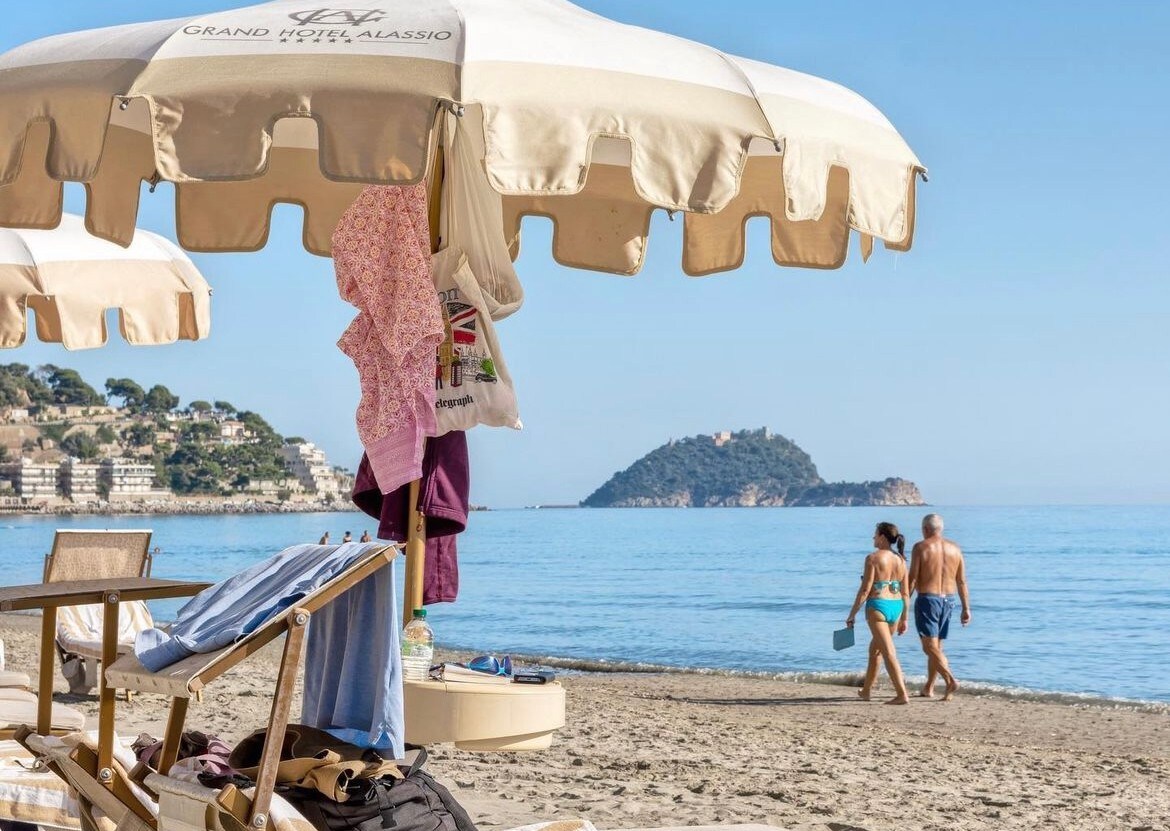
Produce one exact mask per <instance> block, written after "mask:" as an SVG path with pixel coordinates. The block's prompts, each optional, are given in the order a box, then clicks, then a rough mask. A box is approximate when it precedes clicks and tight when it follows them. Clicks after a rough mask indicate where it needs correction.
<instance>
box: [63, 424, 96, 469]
mask: <svg viewBox="0 0 1170 831" xmlns="http://www.w3.org/2000/svg"><path fill="white" fill-rule="evenodd" d="M61 451H62V452H64V453H66V454H68V455H70V456H74V457H75V458H78V459H81V460H82V461H85V462H88V461H90V460H91V459H96V458H97V457H98V453H100V452H101V448H100V447H99V446H98V443H97V440H96V439H95V438H94V437H93V436H91V435H90V434H89V433H83V432H82V431H80V430H78V431H77V432H74V433H70V434H69V435H68V436H66V437H65V438H64V440H63V441H62V442H61Z"/></svg>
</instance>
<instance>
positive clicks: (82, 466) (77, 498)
mask: <svg viewBox="0 0 1170 831" xmlns="http://www.w3.org/2000/svg"><path fill="white" fill-rule="evenodd" d="M100 467H101V466H100V465H96V464H90V463H86V462H82V461H81V460H80V459H74V458H68V459H64V460H63V461H62V462H61V465H60V467H59V469H58V470H59V473H60V482H61V493H62V494H64V495H65V496H67V497H68V498H69V499H72V500H73V501H74V502H97V500H98V471H99V469H100Z"/></svg>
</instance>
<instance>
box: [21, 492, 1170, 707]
mask: <svg viewBox="0 0 1170 831" xmlns="http://www.w3.org/2000/svg"><path fill="white" fill-rule="evenodd" d="M939 510H940V511H941V513H942V514H943V516H944V517H945V519H946V522H947V536H948V537H950V538H952V539H954V540H956V541H957V542H959V543H960V544H961V545H962V546H963V549H964V551H965V552H966V555H967V562H968V575H969V582H970V585H971V596H972V607H973V611H974V622H973V624H972V625H971V626H970V627H969V628H967V629H959V627H958V626H957V622H956V625H955V626H954V627H953V628H952V633H951V639H950V640H949V641H948V642H947V651H948V653H949V654H950V655H951V658H952V665H953V668H954V669H955V671H956V673H957V675H958V676H959V678H960V680H962V681H964V682H966V683H967V684H968V687H969V688H976V689H978V688H983V689H996V690H1002V691H1004V692H1010V693H1012V694H1023V695H1028V694H1030V693H1029V692H1028V691H1035V692H1037V693H1071V694H1085V695H1089V696H1102V697H1110V698H1126V699H1140V700H1146V701H1161V702H1170V658H1168V657H1167V654H1168V653H1167V650H1166V638H1167V636H1168V633H1170V509H1168V508H1165V507H1088V508H1080V507H1038V508H1021V507H1012V508H992V507H978V508H947V509H939ZM921 515H922V510H921V509H870V508H835V509H834V508H827V509H817V508H773V509H766V508H760V509H742V508H741V509H701V510H695V509H690V510H688V509H657V510H525V511H519V510H517V511H489V512H482V513H476V514H474V515H473V516H472V521H471V527H470V529H469V530H468V531H467V532H466V533H465V534H464V535H463V536H462V537H461V539H460V542H459V550H460V566H461V568H460V583H461V591H460V598H459V602H458V603H456V604H452V605H443V606H436V607H432V608H431V610H430V620H431V622H432V625H433V626H434V628H435V633H436V639H437V640H438V641H439V642H440V643H441V644H444V645H447V646H451V647H460V648H466V649H471V650H476V651H481V652H495V653H504V652H511V653H514V654H527V655H533V656H541V657H556V658H562V659H569V663H568V664H567V665H569V666H578V667H581V668H591V669H604V668H610V669H622V668H625V669H628V668H630V665H645V664H649V665H661V666H668V667H679V668H693V669H710V670H734V671H748V672H759V673H767V674H781V675H787V676H793V677H809V676H812V677H813V678H816V679H823V680H835V679H840V678H842V677H843V676H846V675H852V674H856V673H858V672H859V671H861V670H862V669H863V667H864V661H865V652H864V641H865V640H866V639H867V638H868V635H867V634H864V635H863V634H862V630H861V629H860V628H859V630H858V631H859V639H858V640H859V643H858V647H857V648H854V649H851V650H846V651H844V652H839V653H837V652H833V650H832V649H831V647H830V642H831V633H832V630H833V629H835V628H837V627H839V626H841V625H843V623H842V621H843V620H844V618H845V616H846V613H847V612H848V610H849V605H850V603H851V602H852V599H853V596H854V592H855V591H856V590H857V585H858V581H859V579H860V575H861V561H862V559H863V557H864V556H865V554H866V553H868V548H867V546H868V544H869V540H870V535H871V534H872V529H873V525H874V523H875V522H877V521H878V520H891V521H894V522H896V523H898V524H899V525H900V526H901V527H902V529H903V531H904V532H905V533H906V536H907V537H908V538H910V539H911V540H913V539H916V538H917V537H916V536H915V535H914V532H915V530H916V528H917V525H918V522H919V520H920V517H921ZM57 527H62V528H65V527H74V528H101V527H109V528H153V529H154V532H155V535H154V544H155V545H158V546H159V547H160V548H161V549H162V553H161V554H160V555H159V556H158V558H157V560H156V562H155V567H154V573H155V574H156V575H158V576H167V577H176V578H188V579H220V578H223V577H226V576H228V575H230V574H232V573H234V572H235V571H237V570H239V569H241V568H243V567H245V566H246V565H248V564H250V563H253V562H255V561H257V560H259V559H262V558H264V557H266V556H268V555H270V554H273V553H275V552H277V551H279V550H280V549H281V548H283V547H285V546H287V545H292V544H294V543H299V542H315V541H316V540H317V538H318V537H319V536H320V535H321V533H322V532H324V531H325V530H329V531H330V532H331V534H332V538H333V539H334V540H338V539H340V538H341V534H342V533H343V532H344V531H346V530H350V531H352V532H353V535H354V537H355V538H357V537H358V536H359V535H360V534H361V532H362V530H363V529H364V528H366V527H370V528H371V530H372V529H373V526H372V524H371V523H370V522H369V521H368V520H367V519H365V518H364V517H363V516H362V515H360V514H353V513H346V514H291V515H260V516H224V517H188V516H181V517H169V516H167V517H163V516H160V517H146V518H140V517H81V518H57V517H47V518H45V517H7V518H3V519H0V552H3V553H0V562H2V563H3V567H4V573H3V578H0V579H2V582H3V583H4V584H16V583H24V582H36V581H39V579H40V570H41V562H42V557H43V555H44V553H45V551H47V550H48V548H49V547H50V545H51V543H52V538H53V529H54V528H57ZM399 577H400V578H401V569H399ZM180 604H181V601H178V602H167V603H159V604H157V605H156V606H155V607H154V611H155V614H156V616H157V617H159V618H162V619H169V618H173V617H174V615H175V612H176V610H177V609H178V607H179V605H180ZM898 649H899V654H900V655H901V656H902V660H903V665H904V667H905V669H906V671H907V673H908V674H909V675H911V676H921V675H922V673H923V672H924V669H925V664H924V659H923V657H922V654H921V651H920V650H919V647H918V642H917V638H916V637H914V636H913V630H911V633H910V634H908V635H907V636H906V637H903V638H901V639H899V641H898Z"/></svg>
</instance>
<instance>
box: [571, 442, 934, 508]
mask: <svg viewBox="0 0 1170 831" xmlns="http://www.w3.org/2000/svg"><path fill="white" fill-rule="evenodd" d="M581 504H582V505H583V506H585V507H589V508H607V507H608V508H640V507H753V506H781V505H787V506H829V505H922V504H925V503H924V502H923V500H922V494H921V493H919V491H918V488H917V487H916V486H915V485H914V483H913V482H908V481H906V480H904V479H897V478H890V479H885V480H883V481H880V482H860V483H848V482H836V483H830V482H826V481H824V480H823V479H822V478H821V476H820V474H819V473H818V472H817V468H816V465H815V464H813V461H812V459H811V458H810V457H809V455H808V454H807V453H805V452H804V451H803V450H801V449H800V447H798V446H797V445H796V443H795V442H792V441H790V440H789V439H786V438H784V436H779V435H773V434H772V433H771V432H770V431H769V430H767V429H762V430H743V431H740V432H738V433H732V432H723V433H719V434H716V435H714V436H702V435H700V436H692V437H688V438H685V439H680V440H677V441H675V440H672V441H670V442H668V443H667V444H664V445H662V446H661V447H659V448H657V449H655V450H652V451H650V452H649V453H647V454H646V455H645V456H643V457H642V458H641V459H639V460H638V461H636V462H634V464H632V465H631V466H630V467H628V468H627V469H626V470H624V471H621V472H620V473H616V474H614V476H613V477H612V478H611V479H610V480H609V481H608V482H606V483H605V484H604V485H602V486H601V487H600V488H598V489H597V490H596V491H594V492H593V493H592V494H591V495H590V496H589V497H588V498H587V499H585V500H584V501H583V502H582V503H581Z"/></svg>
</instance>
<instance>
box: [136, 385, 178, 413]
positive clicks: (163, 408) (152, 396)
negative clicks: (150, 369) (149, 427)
mask: <svg viewBox="0 0 1170 831" xmlns="http://www.w3.org/2000/svg"><path fill="white" fill-rule="evenodd" d="M178 406H179V396H177V395H175V394H174V393H172V392H171V391H170V390H169V389H167V388H166V387H164V386H163V385H162V384H155V385H154V386H153V387H151V388H150V390H149V391H148V392H147V393H146V399H145V400H144V401H143V408H144V409H145V411H146V412H148V413H169V412H171V411H172V410H174V409H175V408H176V407H178Z"/></svg>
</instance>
